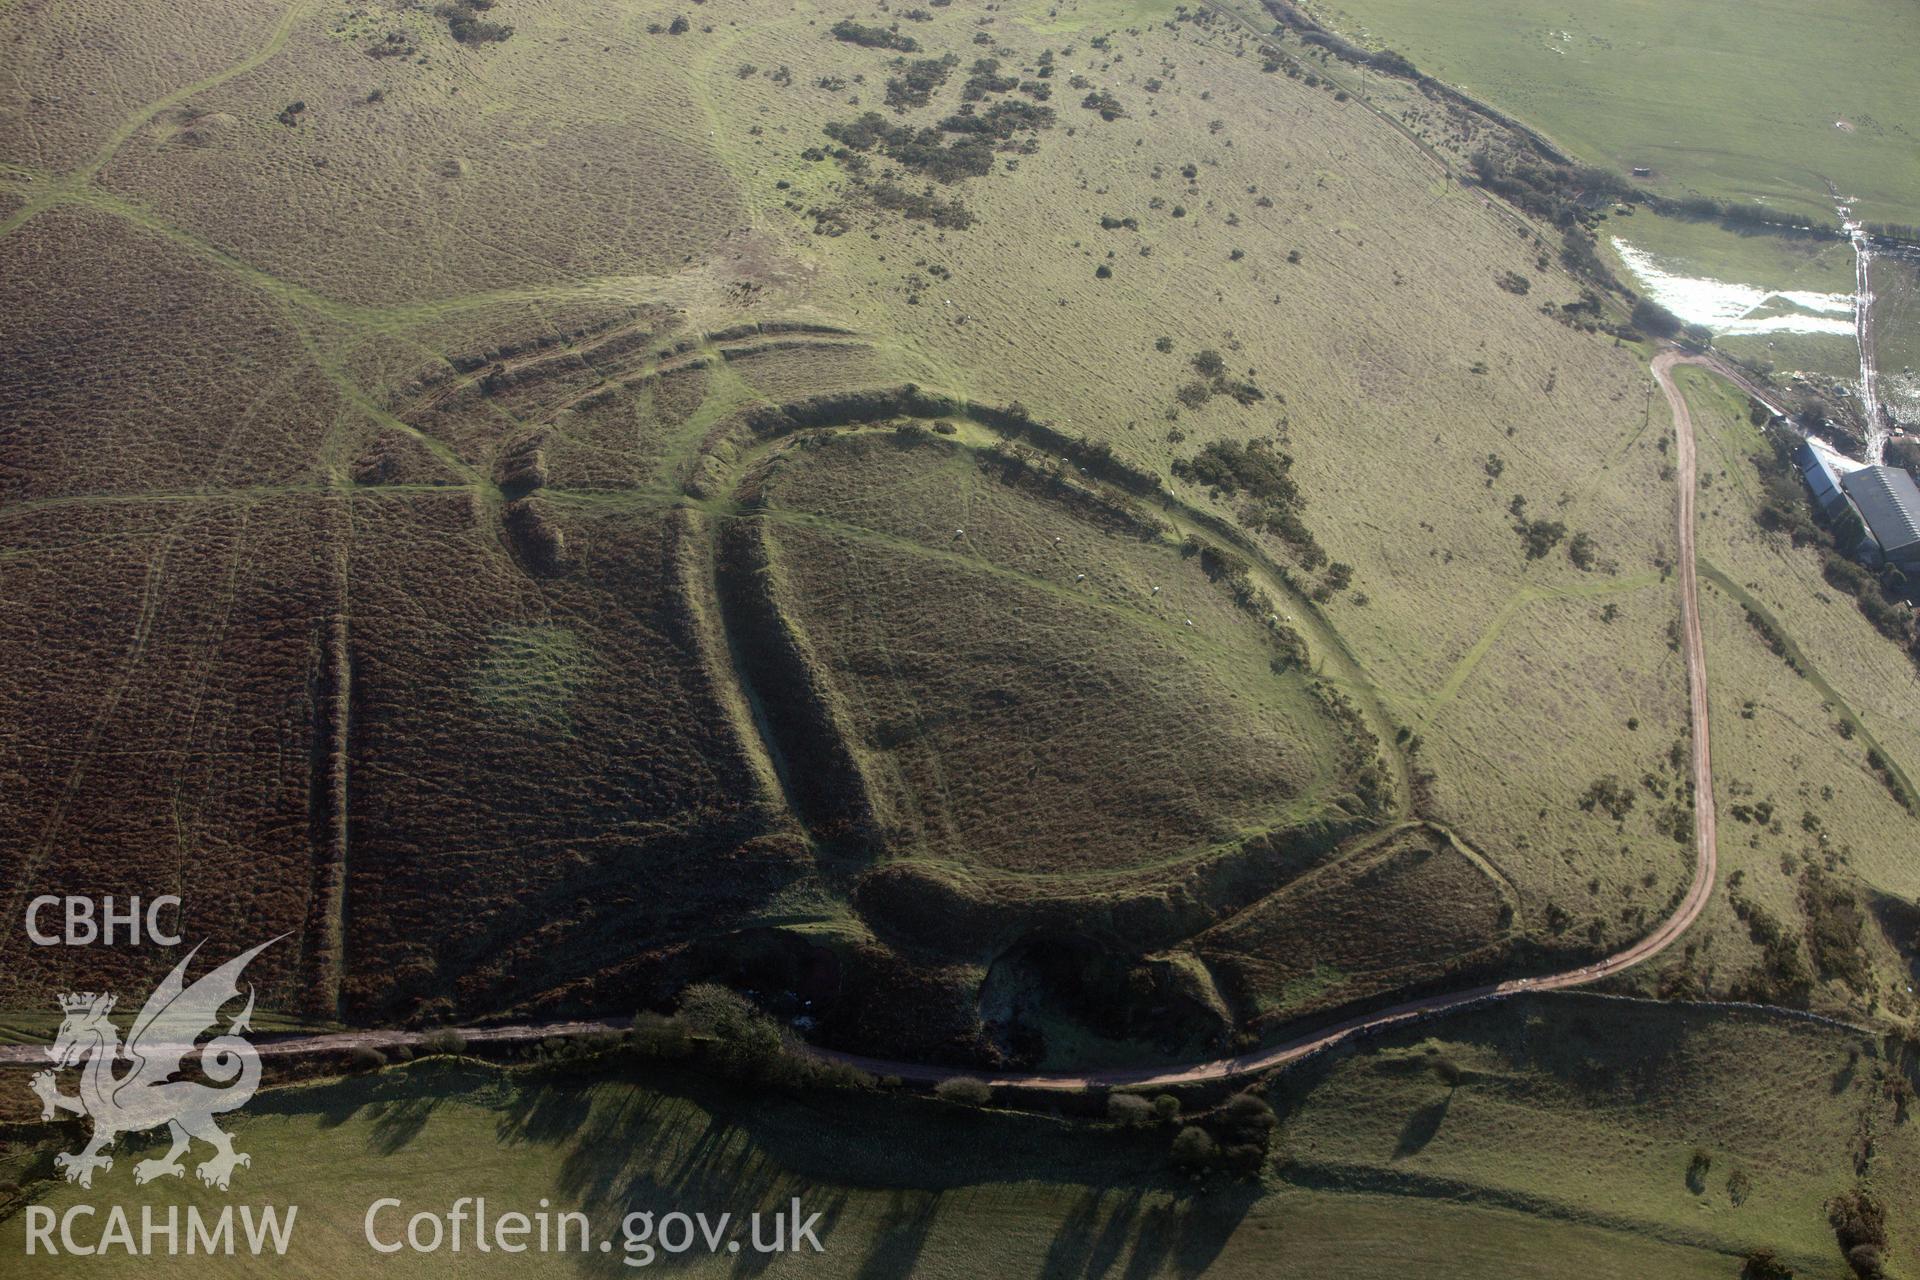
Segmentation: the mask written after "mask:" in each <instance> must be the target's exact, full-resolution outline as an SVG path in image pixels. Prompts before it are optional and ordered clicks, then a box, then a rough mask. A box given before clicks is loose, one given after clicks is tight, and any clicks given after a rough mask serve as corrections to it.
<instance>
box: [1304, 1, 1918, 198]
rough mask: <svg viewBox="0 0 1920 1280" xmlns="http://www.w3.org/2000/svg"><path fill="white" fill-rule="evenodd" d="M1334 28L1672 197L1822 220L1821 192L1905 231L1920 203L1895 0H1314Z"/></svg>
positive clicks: (1910, 66)
mask: <svg viewBox="0 0 1920 1280" xmlns="http://www.w3.org/2000/svg"><path fill="white" fill-rule="evenodd" d="M1304 7H1306V8H1308V9H1309V10H1311V11H1312V12H1313V13H1314V14H1315V15H1316V16H1317V17H1320V18H1321V19H1323V20H1324V21H1326V22H1327V23H1328V24H1329V25H1330V26H1332V27H1334V28H1335V29H1337V30H1341V31H1344V32H1346V33H1348V34H1350V35H1356V36H1360V37H1364V38H1365V39H1366V40H1367V41H1368V42H1369V43H1370V44H1373V45H1375V46H1382V45H1384V46H1390V47H1392V48H1395V49H1398V50H1399V51H1400V52H1402V53H1404V54H1406V55H1407V56H1408V57H1410V58H1412V59H1413V61H1414V63H1415V64H1416V65H1418V66H1419V67H1420V68H1421V69H1422V70H1423V71H1426V72H1428V73H1430V74H1432V75H1436V76H1438V77H1440V78H1441V79H1443V80H1446V81H1448V82H1449V83H1452V84H1455V85H1458V86H1459V87H1461V88H1462V89H1465V90H1466V91H1467V92H1468V93H1470V94H1473V95H1475V96H1477V97H1479V98H1480V99H1482V100H1483V101H1485V102H1488V103H1490V104H1491V105H1493V106H1496V107H1498V108H1500V109H1501V110H1503V111H1505V112H1507V113H1509V114H1510V115H1513V116H1516V117H1518V118H1520V119H1522V120H1525V121H1526V122H1527V123H1528V124H1530V125H1533V126H1534V127H1536V128H1538V129H1540V130H1541V131H1543V132H1544V133H1546V134H1547V135H1548V136H1549V137H1551V138H1553V140H1554V141H1555V142H1557V143H1559V144H1560V145H1561V146H1562V147H1564V148H1566V149H1567V150H1568V151H1570V152H1572V153H1574V154H1576V155H1578V156H1580V157H1581V158H1582V159H1584V160H1587V161H1589V162H1591V163H1595V164H1606V165H1608V166H1610V167H1612V168H1614V169H1617V170H1619V171H1621V172H1625V171H1626V170H1628V169H1630V168H1632V167H1634V166H1636V165H1644V166H1648V167H1651V168H1652V169H1653V170H1654V177H1653V182H1652V185H1653V187H1654V189H1655V190H1659V191H1663V192H1664V193H1666V194H1671V195H1682V194H1687V193H1690V192H1696V191H1697V192H1702V193H1704V194H1707V195H1712V196H1727V197H1734V198H1739V199H1747V200H1762V201H1765V202H1767V203H1769V204H1774V205H1777V206H1779V207H1781V208H1783V209H1790V210H1792V211H1794V212H1795V213H1797V214H1800V215H1802V216H1818V217H1821V218H1827V217H1830V216H1831V214H1832V212H1833V206H1832V203H1831V201H1830V200H1829V199H1828V198H1827V186H1826V184H1827V182H1828V181H1832V182H1834V183H1835V184H1837V185H1838V186H1839V188H1840V190H1841V191H1843V192H1844V193H1846V194H1848V195H1851V196H1856V197H1858V198H1859V202H1860V203H1859V205H1858V206H1857V207H1858V209H1859V211H1860V212H1861V213H1862V215H1863V216H1865V217H1866V218H1868V219H1869V220H1873V221H1885V222H1904V221H1907V218H1906V217H1905V214H1904V211H1906V210H1911V209H1912V208H1913V206H1914V204H1915V202H1916V199H1920V186H1916V185H1915V180H1916V175H1915V173H1914V167H1913V164H1912V160H1911V158H1912V155H1913V147H1914V140H1915V135H1914V131H1915V130H1916V129H1920V119H1916V118H1915V115H1914V112H1913V99H1912V95H1911V94H1909V93H1907V92H1906V91H1905V90H1904V88H1903V86H1906V85H1910V84H1912V83H1913V81H1914V79H1915V77H1916V76H1920V61H1916V55H1915V52H1914V48H1913V44H1912V42H1911V41H1910V40H1906V39H1903V38H1901V36H1902V35H1903V34H1904V33H1907V32H1909V31H1911V29H1912V22H1913V12H1912V8H1911V6H1909V5H1907V4H1905V3H1904V2H1903V0H1846V2H1845V3H1840V4H1827V5H1820V6H1818V7H1808V6H1806V5H1800V4H1794V3H1792V2H1791V0H1765V2H1764V3H1758V4H1753V3H1741V2H1736V0H1713V2H1712V3H1705V4H1693V5H1688V6H1686V7H1685V8H1684V9H1676V8H1674V7H1672V6H1670V5H1663V4H1658V3H1654V2H1653V0H1615V2H1614V3H1609V4H1605V5H1597V6H1590V7H1588V8H1586V9H1583V10H1581V11H1580V12H1578V13H1570V12H1569V11H1568V10H1567V9H1566V7H1565V6H1559V5H1553V4H1548V3H1543V2H1542V0H1498V2H1497V3H1488V4H1471V5H1469V4H1461V3H1441V4H1427V3H1420V2H1419V0H1336V2H1333V3H1322V2H1318V0H1316V2H1315V3H1310V4H1308V5H1306V6H1304Z"/></svg>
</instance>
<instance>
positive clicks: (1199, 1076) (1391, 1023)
mask: <svg viewBox="0 0 1920 1280" xmlns="http://www.w3.org/2000/svg"><path fill="white" fill-rule="evenodd" d="M1677 364H1697V365H1702V366H1705V367H1707V368H1710V369H1713V370H1715V372H1724V371H1723V370H1722V369H1721V368H1720V366H1719V365H1718V364H1717V363H1716V362H1715V361H1713V360H1711V359H1709V358H1706V357H1701V356H1690V355H1686V354H1684V353H1682V352H1680V351H1675V350H1668V351H1663V352H1661V353H1660V354H1659V355H1658V356H1656V357H1655V358H1654V361H1653V376H1654V379H1655V380H1656V381H1657V382H1658V383H1659V384H1660V389H1661V390H1662V391H1663V392H1665V393H1666V397H1667V404H1668V407H1669V408H1670V409H1671V410H1672V412H1673V427H1674V439H1675V442H1676V446H1677V448H1676V459H1677V461H1676V470H1677V472H1678V475H1677V477H1676V479H1677V482H1678V485H1679V501H1678V503H1677V505H1676V509H1675V512H1674V516H1675V526H1676V532H1677V534H1678V541H1679V555H1678V558H1677V559H1678V564H1677V572H1678V574H1679V578H1680V609H1681V616H1682V625H1681V642H1682V646H1681V647H1682V650H1683V652H1684V653H1685V655H1686V665H1687V691H1688V697H1689V702H1690V711H1691V717H1692V722H1693V789H1694V844H1695V849H1696V860H1695V863H1694V873H1693V883H1692V885H1691V886H1690V887H1689V889H1688V891H1687V895H1686V897H1685V898H1683V899H1682V900H1681V902H1680V905H1679V907H1678V909H1676V910H1675V911H1674V913H1673V914H1672V915H1671V916H1669V917H1667V919H1666V920H1665V921H1663V922H1662V923H1661V925H1660V927H1659V928H1657V929H1655V930H1654V931H1653V932H1652V933H1650V934H1648V935H1647V936H1646V937H1644V938H1642V939H1640V941H1638V942H1636V943H1634V944H1633V945H1632V946H1631V947H1628V948H1627V949H1626V950H1625V951H1621V952H1619V953H1618V954H1616V955H1612V956H1609V957H1607V958H1606V959H1604V960H1601V961H1598V962H1596V963H1594V964H1591V965H1587V966H1585V967H1583V968H1579V969H1573V970H1569V971H1568V972H1565V973H1557V974H1548V975H1545V976H1541V977H1535V978H1513V979H1509V980H1508V981H1506V982H1499V983H1492V984H1489V985H1486V986H1480V987H1473V988H1470V989H1468V990H1464V991H1456V992H1450V993H1446V994H1442V995H1434V996H1426V997H1423V998H1421V999H1418V1000H1410V1001H1407V1002H1406V1003H1404V1004H1398V1005H1395V1006H1393V1007H1391V1008H1388V1009H1382V1010H1379V1011H1377V1012H1374V1013H1367V1014H1360V1015H1357V1016H1355V1017H1352V1018H1348V1019H1347V1020H1345V1021H1344V1022H1339V1023H1335V1024H1334V1025H1333V1026H1330V1027H1324V1028H1321V1029H1320V1030H1317V1031H1311V1032H1308V1033H1306V1034H1305V1035H1302V1036H1299V1037H1296V1038H1295V1039H1292V1040H1288V1041H1286V1042H1285V1043H1283V1044H1278V1045H1274V1046H1271V1047H1269V1048H1266V1049H1261V1050H1258V1051H1256V1052H1253V1053H1247V1054H1241V1055H1239V1056H1237V1057H1230V1058H1214V1059H1211V1060H1209V1061H1206V1062H1197V1063H1192V1064H1189V1065H1187V1066H1180V1067H1160V1068H1146V1069H1141V1070H1112V1071H1090V1072H1078V1073H1055V1072H1017V1071H1001V1072H981V1071H969V1070H966V1069H963V1068H959V1067H940V1066H930V1065H927V1064H924V1063H916V1062H898V1061H894V1060H892V1059H888V1058H870V1057H865V1056H862V1055H860V1054H850V1053H840V1052H838V1051H836V1050H832V1049H821V1048H816V1047H811V1046H809V1047H808V1048H807V1050H806V1051H807V1052H808V1053H810V1054H811V1055H813V1056H814V1057H815V1058H817V1059H819V1060H821V1061H823V1062H836V1063H842V1064H845V1065H847V1066H851V1067H857V1068H859V1069H861V1070H863V1071H868V1072H871V1073H873V1074H875V1075H883V1076H897V1077H899V1078H900V1079H902V1080H909V1081H913V1082H916V1083H922V1084H935V1083H938V1082H940V1081H942V1080H952V1079H958V1078H961V1077H967V1078H971V1079H977V1080H984V1081H986V1082H987V1083H989V1084H993V1085H1002V1086H1009V1087H1014V1088H1022V1089H1046V1090H1059V1091H1062V1092H1074V1091H1078V1090H1082V1089H1086V1088H1089V1087H1091V1086H1105V1087H1126V1086H1134V1087H1140V1086H1144V1087H1153V1086H1156V1085H1160V1086H1171V1085H1180V1084H1193V1083H1197V1082H1201V1081H1209V1080H1230V1079H1234V1078H1236V1077H1240V1076H1248V1075H1254V1074H1257V1073H1259V1072H1262V1071H1269V1070H1272V1069H1273V1068H1275V1067H1281V1066H1285V1065H1287V1064H1289V1063H1293V1062H1298V1061H1300V1060H1301V1059H1302V1058H1306V1057H1310V1056H1312V1055H1313V1054H1315V1053H1318V1052H1320V1051H1321V1050H1323V1049H1329V1048H1332V1047H1333V1046H1334V1045H1337V1044H1340V1043H1341V1042H1342V1041H1345V1040H1349V1039H1354V1038H1357V1037H1360V1036H1365V1035H1369V1034H1372V1033H1374V1032H1377V1031H1382V1030H1385V1029H1387V1028H1390V1027H1395V1026H1400V1025H1404V1024H1406V1023H1410V1022H1417V1021H1420V1020H1421V1019H1425V1018H1430V1017H1434V1016H1436V1015H1438V1014H1442V1013H1447V1012H1451V1011H1453V1010H1456V1009H1464V1008H1466V1007H1468V1006H1470V1005H1476V1004H1481V1003H1484V1002H1486V1001H1490V1000H1499V999H1503V998H1505V997H1507V996H1512V995H1520V994H1523V993H1527V992H1534V991H1560V990H1565V989H1566V988H1569V987H1578V986H1584V985H1586V984H1588V983H1592V982H1598V981H1600V980H1601V979H1602V978H1607V977H1611V976H1612V975H1614V974H1616V973H1620V972H1622V971H1624V970H1627V969H1630V968H1632V967H1633V966H1635V965H1637V964H1641V963H1643V962H1645V961H1647V960H1650V959H1652V958H1653V957H1655V956H1657V955H1659V954H1660V953H1661V952H1663V951H1665V950H1666V949H1667V948H1668V947H1670V946H1672V945H1673V943H1674V942H1675V941H1676V940H1677V939H1678V938H1679V937H1680V935H1681V934H1683V933H1685V932H1686V931H1687V929H1688V928H1689V927H1690V926H1691V925H1692V924H1693V922H1694V921H1695V920H1696V919H1698V918H1699V916H1700V912H1701V911H1702V909H1704V908H1705V906H1706V904H1707V900H1708V898H1709V897H1711V896H1712V893H1713V886H1714V881H1715V877H1716V875H1717V874H1718V862H1717V860H1716V857H1715V852H1714V839H1715V833H1714V805H1713V770H1712V751H1711V749H1710V744H1709V738H1708V725H1707V660H1706V652H1705V646H1704V644H1703V642H1702V639H1701V633H1700V598H1699V583H1698V579H1697V577H1696V575H1695V572H1694V490H1695V480H1696V474H1695V472H1696V464H1695V450H1694V438H1693V419H1692V417H1691V416H1690V415H1689V414H1688V412H1687V402H1686V399H1685V397H1683V396H1682V395H1681V394H1680V390H1679V388H1678V387H1676V386H1675V385H1674V383H1673V378H1672V370H1673V367H1674V366H1675V365H1677ZM623 1025H624V1023H623V1022H621V1021H613V1020H609V1021H603V1022H555V1023H544V1024H521V1025H516V1026H501V1027H477V1028H472V1029H468V1030H465V1031H462V1032H461V1034H462V1035H463V1036H464V1037H465V1038H466V1040H467V1041H468V1042H470V1043H476V1044H511V1043H526V1042H530V1041H537V1040H544V1039H548V1038H550V1037H555V1036H559V1037H570V1036H580V1035H588V1034H593V1033H604V1032H611V1031H618V1030H619V1029H620V1028H621V1027H622V1026H623ZM428 1034H431V1033H426V1032H417V1031H382V1030H358V1031H339V1032H328V1033H323V1034H318V1035H293V1036H283V1037H278V1038H275V1037H269V1036H260V1037H255V1043H256V1045H257V1046H258V1048H259V1050H260V1052H261V1054H262V1056H264V1057H268V1058H276V1057H282V1058H284V1057H292V1056H305V1055H310V1054H321V1053H342V1052H347V1051H350V1050H353V1049H361V1048H366V1049H391V1048H397V1047H399V1046H402V1045H406V1046H410V1047H411V1046H418V1045H419V1044H420V1043H421V1041H422V1040H423V1039H425V1038H426V1036H427V1035H428ZM45 1064H46V1053H45V1050H44V1049H43V1048H42V1047H41V1046H38V1045H5V1046H0V1065H41V1066H44V1065H45Z"/></svg>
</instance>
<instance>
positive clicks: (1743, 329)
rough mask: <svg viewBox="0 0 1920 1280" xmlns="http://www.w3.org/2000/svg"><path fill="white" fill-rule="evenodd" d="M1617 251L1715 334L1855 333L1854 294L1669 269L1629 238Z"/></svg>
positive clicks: (1648, 283) (1637, 275) (1652, 293)
mask: <svg viewBox="0 0 1920 1280" xmlns="http://www.w3.org/2000/svg"><path fill="white" fill-rule="evenodd" d="M1613 249H1614V252H1615V253H1617V254H1619V255H1620V261H1622V262H1624V263H1625V264H1626V265H1627V270H1629V271H1631V272H1632V273H1633V276H1634V279H1635V280H1636V281H1637V282H1638V283H1639V286H1640V288H1641V290H1642V291H1643V292H1644V293H1646V294H1647V296H1648V297H1650V298H1652V299H1653V300H1654V301H1655V302H1657V303H1659V304H1660V305H1661V306H1663V307H1665V308H1666V309H1667V310H1669V311H1671V312H1673V314H1675V315H1676V316H1679V317H1680V319H1681V320H1682V321H1684V322H1685V323H1687V324H1698V325H1705V326H1706V327H1707V328H1708V329H1711V330H1712V331H1713V332H1714V333H1716V334H1723V335H1730V334H1747V333H1831V334H1838V335H1840V336H1842V337H1851V336H1853V295H1852V294H1850V293H1814V292H1811V291H1808V290H1805V289H1763V288H1761V287H1759V286H1758V285H1751V284H1739V283H1737V282H1734V281H1731V280H1715V279H1712V278H1710V277H1707V276H1688V275H1681V274H1680V273H1679V272H1676V271H1669V270H1668V269H1667V268H1666V267H1665V266H1664V265H1662V263H1661V261H1660V259H1658V258H1656V257H1654V256H1653V255H1652V254H1650V253H1648V252H1646V251H1645V250H1643V249H1636V248H1634V247H1633V246H1632V245H1630V244H1628V243H1627V242H1626V241H1624V240H1621V239H1618V238H1617V237H1616V238H1615V239H1614V241H1613Z"/></svg>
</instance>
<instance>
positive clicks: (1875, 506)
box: [1840, 466, 1920, 573]
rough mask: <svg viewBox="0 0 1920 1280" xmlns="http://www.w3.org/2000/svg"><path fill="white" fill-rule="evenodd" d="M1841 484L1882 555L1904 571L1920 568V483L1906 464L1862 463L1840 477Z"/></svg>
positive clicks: (1888, 561)
mask: <svg viewBox="0 0 1920 1280" xmlns="http://www.w3.org/2000/svg"><path fill="white" fill-rule="evenodd" d="M1840 487H1841V489H1842V490H1844V491H1845V493H1846V495H1847V500H1848V501H1849V502H1851V503H1852V504H1853V507H1854V510H1856V511H1858V512H1859V513H1860V519H1861V521H1862V522H1863V523H1865V524H1866V526H1867V532H1868V534H1869V535H1871V536H1872V538H1873V541H1874V543H1875V544H1876V545H1877V546H1878V548H1879V551H1880V555H1881V558H1882V559H1884V560H1885V561H1886V562H1887V563H1888V564H1891V565H1895V566H1898V567H1899V568H1900V569H1901V570H1903V571H1905V572H1909V573H1911V572H1914V571H1916V570H1920V486H1916V485H1915V484H1914V482H1913V477H1912V476H1911V475H1909V474H1908V473H1907V472H1906V471H1905V470H1904V469H1903V468H1900V467H1888V466H1876V467H1862V468H1860V469H1859V470H1858V471H1851V472H1848V473H1847V474H1846V475H1843V476H1841V477H1840Z"/></svg>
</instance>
